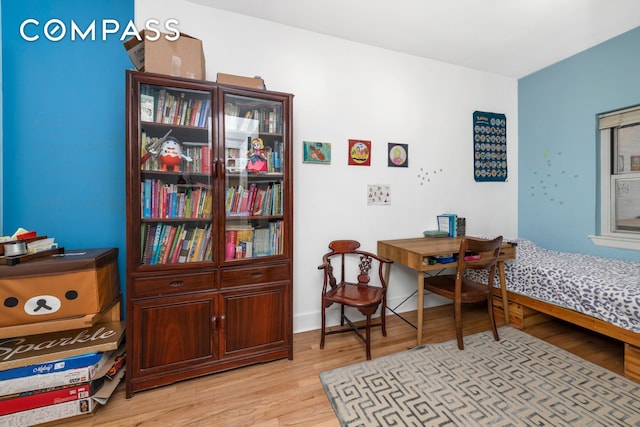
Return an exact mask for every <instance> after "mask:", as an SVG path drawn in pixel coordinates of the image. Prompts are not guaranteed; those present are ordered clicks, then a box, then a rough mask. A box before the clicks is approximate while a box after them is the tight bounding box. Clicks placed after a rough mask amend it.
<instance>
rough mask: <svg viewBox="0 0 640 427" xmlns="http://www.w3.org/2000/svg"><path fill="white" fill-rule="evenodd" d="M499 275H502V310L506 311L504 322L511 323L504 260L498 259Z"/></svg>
mask: <svg viewBox="0 0 640 427" xmlns="http://www.w3.org/2000/svg"><path fill="white" fill-rule="evenodd" d="M498 275H499V277H500V290H501V291H502V310H503V312H504V324H505V325H508V324H509V299H508V298H507V279H506V277H505V275H504V262H503V261H498Z"/></svg>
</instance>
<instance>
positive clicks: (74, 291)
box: [0, 248, 120, 327]
mask: <svg viewBox="0 0 640 427" xmlns="http://www.w3.org/2000/svg"><path fill="white" fill-rule="evenodd" d="M117 258H118V249H117V248H110V249H78V250H73V251H67V252H66V253H65V254H62V255H54V256H49V257H44V258H38V259H36V260H32V261H28V262H24V263H20V264H17V265H13V266H7V265H0V303H1V304H2V305H1V306H0V313H1V314H2V315H1V316H0V327H6V326H15V325H23V324H29V323H36V322H45V321H49V320H56V319H65V318H70V317H75V316H85V315H87V314H92V313H98V312H100V311H102V310H103V309H104V308H106V307H108V306H109V305H111V303H112V302H113V301H114V300H115V299H116V298H118V297H119V295H120V282H119V277H118V259H117Z"/></svg>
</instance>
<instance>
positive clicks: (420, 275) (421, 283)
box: [417, 271, 424, 345]
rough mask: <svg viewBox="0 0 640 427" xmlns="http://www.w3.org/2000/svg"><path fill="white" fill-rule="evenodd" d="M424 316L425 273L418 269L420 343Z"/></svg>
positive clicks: (420, 342)
mask: <svg viewBox="0 0 640 427" xmlns="http://www.w3.org/2000/svg"><path fill="white" fill-rule="evenodd" d="M423 318H424V273H423V272H422V271H418V340H417V341H418V344H417V345H420V344H422V321H423Z"/></svg>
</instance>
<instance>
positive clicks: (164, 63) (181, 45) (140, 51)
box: [124, 30, 205, 80]
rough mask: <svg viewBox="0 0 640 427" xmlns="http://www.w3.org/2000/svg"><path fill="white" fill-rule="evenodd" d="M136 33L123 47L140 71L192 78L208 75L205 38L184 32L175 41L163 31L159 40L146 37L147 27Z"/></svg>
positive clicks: (201, 77)
mask: <svg viewBox="0 0 640 427" xmlns="http://www.w3.org/2000/svg"><path fill="white" fill-rule="evenodd" d="M138 35H139V36H140V38H141V40H138V38H137V37H131V38H130V39H128V40H126V41H125V42H124V47H125V49H126V50H127V53H128V54H129V58H131V62H133V65H135V67H136V69H137V70H138V71H146V72H148V73H158V74H165V75H169V76H176V77H187V78H189V79H196V80H204V79H205V63H204V52H203V51H202V41H201V40H199V39H197V38H195V37H191V36H190V35H187V34H184V33H181V34H180V37H179V38H178V39H177V40H175V41H169V40H167V39H166V38H165V36H167V35H168V34H165V33H161V34H160V38H158V39H157V40H153V41H152V40H147V39H146V38H145V36H146V35H147V33H146V32H145V30H142V31H140V33H139V34H138Z"/></svg>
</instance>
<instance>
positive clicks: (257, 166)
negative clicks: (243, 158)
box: [247, 138, 268, 172]
mask: <svg viewBox="0 0 640 427" xmlns="http://www.w3.org/2000/svg"><path fill="white" fill-rule="evenodd" d="M247 169H248V170H250V171H253V172H267V170H268V168H267V156H266V155H265V154H264V142H262V139H260V138H253V139H252V140H251V150H249V163H247Z"/></svg>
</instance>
